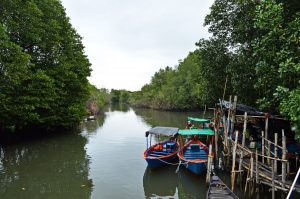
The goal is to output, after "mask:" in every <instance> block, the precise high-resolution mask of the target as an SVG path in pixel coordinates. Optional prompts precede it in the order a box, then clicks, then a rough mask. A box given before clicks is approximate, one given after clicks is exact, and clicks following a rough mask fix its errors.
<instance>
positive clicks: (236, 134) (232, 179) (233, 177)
mask: <svg viewBox="0 0 300 199" xmlns="http://www.w3.org/2000/svg"><path fill="white" fill-rule="evenodd" d="M238 136H239V131H235V140H234V146H233V151H232V168H231V183H232V184H231V190H232V191H233V188H234V181H235V158H236V148H237V141H238Z"/></svg>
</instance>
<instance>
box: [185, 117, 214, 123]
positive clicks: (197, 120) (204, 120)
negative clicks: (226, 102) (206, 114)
mask: <svg viewBox="0 0 300 199" xmlns="http://www.w3.org/2000/svg"><path fill="white" fill-rule="evenodd" d="M188 121H194V122H201V123H209V122H210V120H208V119H202V118H197V117H188Z"/></svg>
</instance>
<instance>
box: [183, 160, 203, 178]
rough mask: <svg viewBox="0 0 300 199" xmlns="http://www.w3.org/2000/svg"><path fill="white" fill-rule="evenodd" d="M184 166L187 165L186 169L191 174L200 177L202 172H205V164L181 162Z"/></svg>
mask: <svg viewBox="0 0 300 199" xmlns="http://www.w3.org/2000/svg"><path fill="white" fill-rule="evenodd" d="M182 163H184V165H187V166H186V168H187V169H188V170H190V171H191V172H193V173H195V174H197V175H200V174H202V173H204V172H206V165H205V162H197V163H194V162H187V161H182Z"/></svg>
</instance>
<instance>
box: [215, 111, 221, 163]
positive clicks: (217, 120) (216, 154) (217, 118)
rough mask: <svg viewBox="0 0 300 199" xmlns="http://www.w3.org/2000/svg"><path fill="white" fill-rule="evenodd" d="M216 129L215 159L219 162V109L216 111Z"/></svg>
mask: <svg viewBox="0 0 300 199" xmlns="http://www.w3.org/2000/svg"><path fill="white" fill-rule="evenodd" d="M214 112H215V114H214V115H215V119H214V120H215V121H214V122H215V127H214V132H215V158H216V160H217V161H218V160H219V156H218V141H219V140H218V138H219V126H220V120H219V116H220V112H219V109H218V108H216V109H215V111H214Z"/></svg>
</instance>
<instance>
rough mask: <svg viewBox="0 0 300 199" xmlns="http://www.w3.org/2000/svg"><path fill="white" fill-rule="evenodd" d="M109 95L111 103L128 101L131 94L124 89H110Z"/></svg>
mask: <svg viewBox="0 0 300 199" xmlns="http://www.w3.org/2000/svg"><path fill="white" fill-rule="evenodd" d="M110 95H111V102H112V103H124V104H126V103H128V101H129V97H130V95H131V93H130V91H126V90H124V89H122V90H117V89H112V90H111V92H110Z"/></svg>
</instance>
